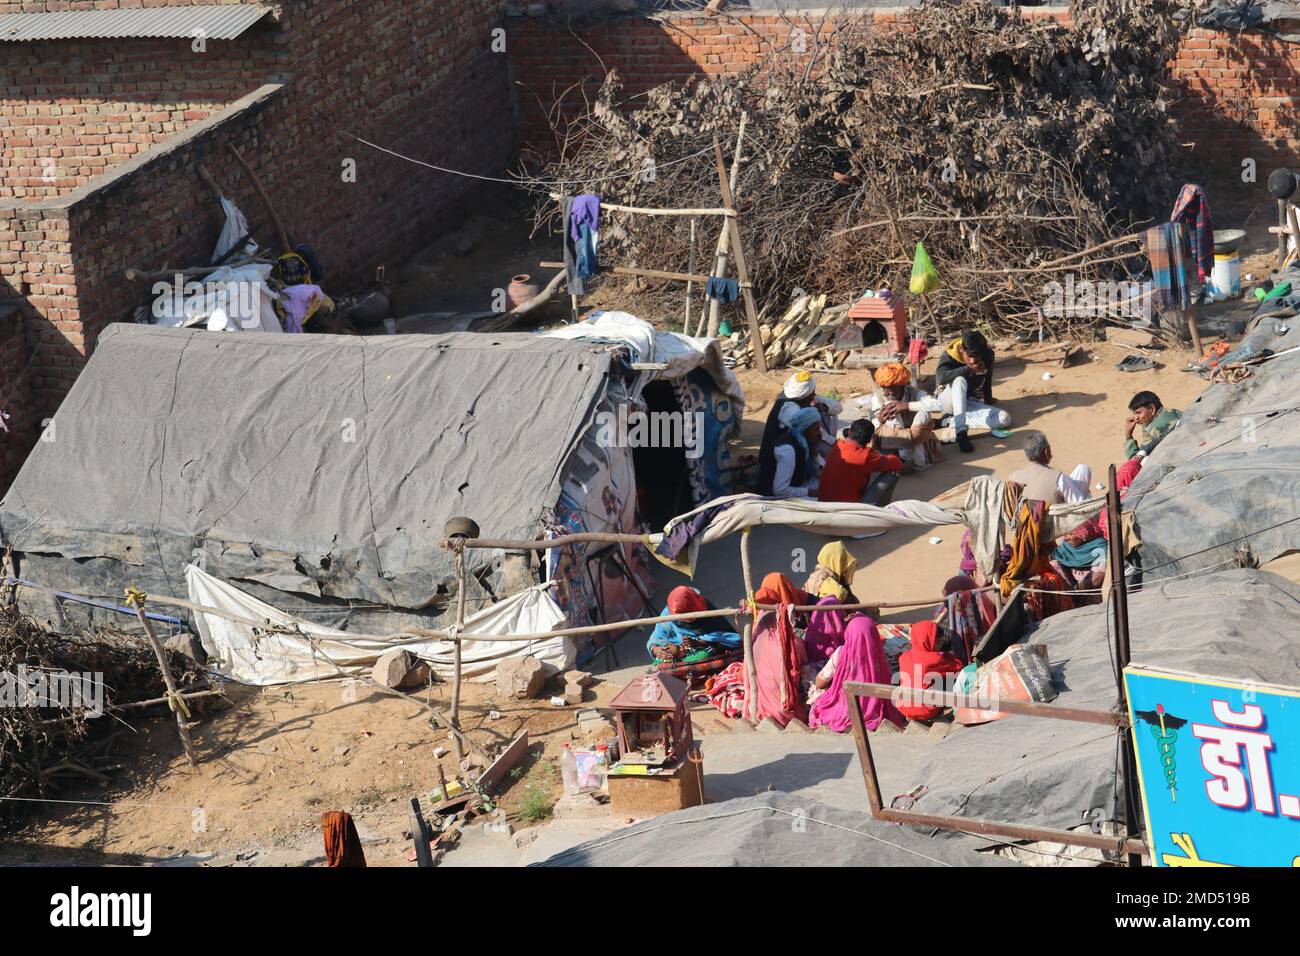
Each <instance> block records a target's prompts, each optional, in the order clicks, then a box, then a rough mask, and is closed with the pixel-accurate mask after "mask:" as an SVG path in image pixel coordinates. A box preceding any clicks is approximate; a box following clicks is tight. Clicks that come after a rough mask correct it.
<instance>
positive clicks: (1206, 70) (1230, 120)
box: [1175, 29, 1300, 182]
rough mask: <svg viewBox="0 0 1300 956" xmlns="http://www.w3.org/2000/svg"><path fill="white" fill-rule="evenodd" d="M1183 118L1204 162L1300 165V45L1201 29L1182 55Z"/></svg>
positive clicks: (1178, 72) (1260, 170) (1260, 171)
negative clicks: (1244, 160) (1298, 124)
mask: <svg viewBox="0 0 1300 956" xmlns="http://www.w3.org/2000/svg"><path fill="white" fill-rule="evenodd" d="M1175 76H1176V77H1177V78H1178V79H1179V80H1180V81H1181V83H1182V90H1181V92H1182V94H1183V98H1182V99H1181V101H1180V102H1179V103H1178V104H1177V108H1176V115H1177V116H1178V118H1179V121H1180V126H1181V129H1182V131H1183V134H1184V141H1186V142H1189V143H1192V144H1194V146H1193V152H1194V155H1195V156H1197V157H1198V158H1204V159H1206V160H1207V161H1209V162H1212V163H1224V164H1226V165H1229V166H1233V167H1239V166H1240V164H1241V161H1242V160H1243V159H1245V158H1253V159H1254V160H1255V161H1256V164H1257V175H1258V179H1259V181H1261V182H1262V181H1263V180H1264V178H1265V177H1266V176H1267V175H1268V170H1269V169H1271V168H1272V167H1273V166H1277V165H1287V166H1296V165H1300V156H1297V152H1300V128H1298V127H1297V125H1296V120H1297V117H1298V111H1297V104H1300V46H1298V45H1297V44H1294V43H1284V42H1282V41H1280V40H1276V39H1272V38H1270V37H1268V36H1265V35H1263V34H1259V33H1218V32H1214V31H1210V30H1200V29H1198V30H1193V31H1192V32H1191V33H1190V34H1189V35H1188V37H1187V40H1186V41H1185V42H1184V44H1183V48H1182V49H1181V50H1180V51H1179V53H1178V59H1177V62H1176V64H1175Z"/></svg>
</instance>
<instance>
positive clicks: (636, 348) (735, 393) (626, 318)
mask: <svg viewBox="0 0 1300 956" xmlns="http://www.w3.org/2000/svg"><path fill="white" fill-rule="evenodd" d="M544 334H545V335H546V336H548V337H549V338H555V339H585V340H588V341H595V342H618V343H619V344H621V345H626V346H627V347H628V349H630V350H631V352H632V360H633V361H634V362H638V363H644V364H653V365H664V366H666V368H662V369H651V370H647V371H644V372H642V374H641V377H640V379H639V380H638V383H637V388H636V394H640V390H641V389H642V388H644V387H645V385H646V383H647V382H651V381H654V380H656V379H661V378H665V379H674V378H682V377H684V376H686V375H689V374H690V373H691V372H693V371H695V369H697V368H699V367H701V366H703V367H704V370H705V371H706V372H708V373H709V375H710V376H711V377H712V378H713V380H714V382H716V383H717V386H718V389H719V390H720V391H722V392H724V393H726V394H727V395H729V396H731V397H732V398H733V399H735V400H736V401H738V402H744V400H745V393H744V390H743V389H741V387H740V380H739V379H737V378H736V374H735V373H734V372H733V371H731V369H729V368H727V366H726V363H725V362H724V361H723V357H722V347H721V346H720V345H719V344H718V340H717V339H709V338H703V339H697V338H692V337H691V336H689V335H680V334H678V333H677V332H660V331H658V330H657V329H655V327H654V326H653V325H651V324H650V323H649V322H647V321H645V320H644V319H639V318H637V317H636V316H635V315H632V314H631V313H630V312H604V311H601V312H593V313H591V315H589V316H587V318H585V319H584V320H583V321H581V322H575V323H574V324H572V325H564V326H561V327H560V328H558V329H552V330H550V331H548V332H546V333H544Z"/></svg>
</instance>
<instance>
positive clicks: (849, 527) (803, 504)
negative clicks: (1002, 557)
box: [664, 495, 963, 544]
mask: <svg viewBox="0 0 1300 956" xmlns="http://www.w3.org/2000/svg"><path fill="white" fill-rule="evenodd" d="M728 502H734V504H732V505H731V507H729V508H727V509H726V510H725V511H723V512H721V513H720V514H718V515H715V516H714V518H713V520H712V521H710V522H709V524H708V526H707V527H706V528H705V529H704V530H703V532H701V533H700V534H699V535H697V536H696V541H698V543H699V544H709V543H711V542H714V541H717V540H718V539H719V538H725V537H726V536H727V535H730V534H736V533H737V532H740V531H743V530H745V529H746V528H753V527H756V526H758V525H788V526H789V527H791V528H800V529H802V530H804V531H810V532H812V533H813V534H824V535H829V536H831V537H839V538H843V537H855V536H862V535H868V534H875V533H877V532H880V531H887V530H888V529H890V528H900V527H905V526H911V527H918V526H919V527H926V528H929V527H934V526H935V525H943V524H958V523H960V522H961V520H962V518H963V513H962V512H961V511H958V510H953V509H951V508H945V507H943V506H942V505H936V504H934V503H932V502H929V501H895V502H894V503H893V504H889V505H885V506H884V507H878V506H876V505H864V504H856V503H853V502H837V501H814V500H812V499H811V498H764V497H762V496H761V495H731V496H730V497H727V498H716V499H714V500H713V501H708V502H705V503H704V504H702V505H701V506H700V507H698V508H696V509H695V510H694V511H690V512H687V513H686V514H684V515H681V516H679V517H676V518H674V519H673V520H672V521H670V522H668V524H667V526H666V527H665V528H664V534H670V533H671V532H672V530H673V528H675V527H676V526H677V525H679V524H681V523H682V522H683V521H688V520H690V519H691V518H692V517H694V516H695V515H697V514H699V513H700V512H701V511H705V510H707V509H709V508H716V507H717V506H718V505H724V504H727V503H728Z"/></svg>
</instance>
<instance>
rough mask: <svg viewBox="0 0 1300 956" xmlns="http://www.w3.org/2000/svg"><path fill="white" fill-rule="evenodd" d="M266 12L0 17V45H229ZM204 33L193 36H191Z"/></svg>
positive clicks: (223, 8)
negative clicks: (157, 41)
mask: <svg viewBox="0 0 1300 956" xmlns="http://www.w3.org/2000/svg"><path fill="white" fill-rule="evenodd" d="M270 12H271V8H270V7H266V6H261V5H258V4H228V3H227V4H221V5H215V4H213V5H207V6H193V7H153V8H150V9H147V10H82V11H64V12H60V13H5V14H0V41H10V42H17V41H25V40H82V39H138V38H143V37H184V38H186V39H189V38H193V37H195V36H202V37H204V38H206V39H208V40H233V39H235V37H237V36H239V35H240V34H241V33H243V32H244V31H245V30H247V29H248V28H249V27H251V26H252V25H253V24H254V23H256V22H257V21H258V20H260V19H262V17H264V16H266V15H267V14H268V13H270ZM196 30H198V31H202V32H201V33H198V34H196V33H195V31H196Z"/></svg>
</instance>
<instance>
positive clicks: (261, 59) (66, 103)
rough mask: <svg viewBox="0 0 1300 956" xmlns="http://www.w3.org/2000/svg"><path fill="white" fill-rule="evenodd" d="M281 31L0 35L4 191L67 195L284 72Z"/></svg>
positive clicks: (0, 182) (0, 183)
mask: <svg viewBox="0 0 1300 956" xmlns="http://www.w3.org/2000/svg"><path fill="white" fill-rule="evenodd" d="M277 36H278V34H277V31H275V30H274V29H264V28H254V30H252V31H250V32H249V33H247V34H245V35H244V37H241V38H240V39H239V40H235V41H221V40H212V41H209V42H208V44H207V48H206V51H205V52H196V51H195V50H194V49H193V48H192V47H191V42H190V41H189V40H132V41H127V42H123V41H117V40H114V41H85V42H78V43H75V44H67V43H61V42H39V43H11V44H3V45H0V63H2V64H3V67H4V70H5V71H6V72H7V74H8V76H9V77H10V79H9V81H8V82H6V83H5V84H4V86H3V88H2V89H0V134H2V135H3V140H2V141H0V196H2V197H13V198H19V199H24V198H26V199H35V198H41V197H50V196H59V195H63V194H64V193H67V192H69V191H71V190H72V189H74V188H76V187H77V186H79V185H81V184H82V183H85V182H87V181H89V180H90V179H91V178H93V177H95V176H98V175H100V174H102V173H104V172H106V171H107V170H108V169H109V168H110V167H111V166H114V165H117V164H118V163H122V162H125V161H126V160H127V159H130V158H131V157H132V156H134V155H135V154H136V153H139V152H141V151H143V150H147V149H149V148H151V147H152V146H154V145H156V144H157V143H160V142H162V141H163V140H165V139H167V138H168V137H169V136H172V135H173V134H175V133H178V132H180V131H182V130H184V129H185V128H186V127H188V126H190V125H191V124H193V123H195V122H197V121H199V120H202V119H206V118H207V117H208V116H210V115H211V114H212V113H213V111H214V110H219V109H220V108H221V107H222V106H224V105H226V104H228V103H231V102H233V101H234V100H236V99H238V98H239V97H241V96H243V95H244V94H245V93H247V92H248V91H249V90H250V89H256V88H257V87H258V86H260V85H261V84H262V83H264V82H266V81H267V80H268V79H271V78H275V77H278V76H281V75H283V72H284V66H283V60H284V56H283V51H282V50H281V49H280V48H279V45H278V44H277V42H276V37H277Z"/></svg>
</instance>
